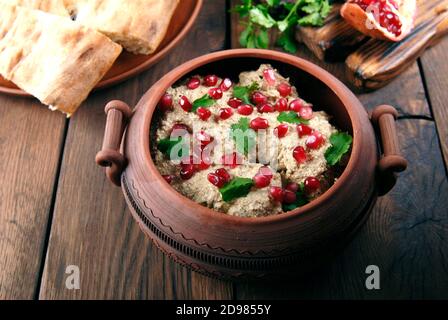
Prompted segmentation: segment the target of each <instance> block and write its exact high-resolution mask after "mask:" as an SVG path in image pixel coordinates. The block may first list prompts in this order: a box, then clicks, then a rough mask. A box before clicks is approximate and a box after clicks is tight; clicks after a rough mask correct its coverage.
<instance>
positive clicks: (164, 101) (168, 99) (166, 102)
mask: <svg viewBox="0 0 448 320" xmlns="http://www.w3.org/2000/svg"><path fill="white" fill-rule="evenodd" d="M159 106H160V107H161V108H162V109H163V110H165V111H166V110H169V109H171V107H172V106H173V96H172V95H170V94H168V93H165V94H164V95H163V96H162V98H161V99H160V103H159Z"/></svg>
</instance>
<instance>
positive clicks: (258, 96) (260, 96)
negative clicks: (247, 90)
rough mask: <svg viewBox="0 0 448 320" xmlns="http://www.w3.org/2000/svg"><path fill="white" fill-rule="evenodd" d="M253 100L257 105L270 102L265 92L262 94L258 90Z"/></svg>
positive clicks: (253, 95)
mask: <svg viewBox="0 0 448 320" xmlns="http://www.w3.org/2000/svg"><path fill="white" fill-rule="evenodd" d="M251 100H252V102H253V103H254V104H256V105H257V106H258V105H261V104H265V103H267V102H268V98H267V97H266V96H265V95H264V94H262V93H261V92H258V91H256V92H254V93H253V94H252V98H251Z"/></svg>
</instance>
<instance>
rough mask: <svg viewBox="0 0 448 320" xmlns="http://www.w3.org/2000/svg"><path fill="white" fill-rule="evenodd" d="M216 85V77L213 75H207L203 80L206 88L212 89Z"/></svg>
mask: <svg viewBox="0 0 448 320" xmlns="http://www.w3.org/2000/svg"><path fill="white" fill-rule="evenodd" d="M217 83H218V77H217V76H215V75H213V74H212V75H208V76H206V77H205V78H204V84H205V85H206V86H207V87H213V86H216V84H217Z"/></svg>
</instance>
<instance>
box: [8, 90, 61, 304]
mask: <svg viewBox="0 0 448 320" xmlns="http://www.w3.org/2000/svg"><path fill="white" fill-rule="evenodd" d="M65 124H66V120H65V117H64V116H63V115H62V114H60V113H54V112H51V111H50V110H47V108H46V107H44V106H42V105H40V103H39V102H38V101H36V100H34V99H26V98H16V97H9V96H6V95H0V172H1V176H0V253H1V254H0V299H32V298H33V297H34V296H35V293H36V292H35V291H36V288H37V285H38V281H39V273H40V268H41V261H42V258H43V256H44V252H43V250H44V243H45V237H46V230H47V221H48V217H49V213H50V208H51V200H52V195H53V186H54V182H55V179H56V175H57V168H58V164H59V156H60V153H61V146H62V142H63V138H64V128H65Z"/></svg>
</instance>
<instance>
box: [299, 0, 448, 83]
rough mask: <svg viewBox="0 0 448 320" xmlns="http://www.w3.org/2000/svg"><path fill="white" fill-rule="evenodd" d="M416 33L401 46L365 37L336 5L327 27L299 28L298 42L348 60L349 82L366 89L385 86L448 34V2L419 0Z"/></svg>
mask: <svg viewBox="0 0 448 320" xmlns="http://www.w3.org/2000/svg"><path fill="white" fill-rule="evenodd" d="M417 5H418V12H417V17H416V21H415V28H414V30H413V31H412V33H411V34H410V35H409V36H408V37H407V38H406V39H404V40H403V41H401V42H399V43H393V42H387V41H380V40H375V39H370V38H368V37H365V36H364V35H362V34H361V33H359V32H358V31H356V30H354V29H353V28H352V27H351V26H349V25H348V24H347V23H346V22H345V21H344V19H343V18H342V17H341V16H340V15H339V9H340V7H341V4H335V5H334V7H333V10H332V12H331V14H330V15H329V17H328V18H327V21H326V23H325V25H324V26H323V27H320V28H312V27H306V28H299V30H298V32H297V39H298V40H299V41H301V42H303V43H304V44H305V45H306V46H307V47H308V48H309V49H310V50H311V51H312V52H313V53H314V54H315V55H316V56H317V57H318V58H319V59H322V60H326V61H344V60H345V64H346V66H347V73H348V79H349V80H350V81H351V82H352V84H353V85H354V86H355V87H357V88H359V89H362V90H374V89H378V88H381V87H383V86H385V85H386V84H387V83H389V82H390V81H391V80H393V79H394V78H395V77H396V76H398V75H399V74H400V73H402V72H403V71H404V70H406V68H407V67H408V66H410V65H411V64H412V63H414V62H415V60H416V59H417V58H418V57H419V56H420V55H421V54H422V53H423V52H424V51H425V49H426V48H428V47H430V46H432V45H434V44H436V43H437V42H438V41H439V40H440V39H441V37H442V36H443V35H445V34H446V33H447V32H448V0H417Z"/></svg>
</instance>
